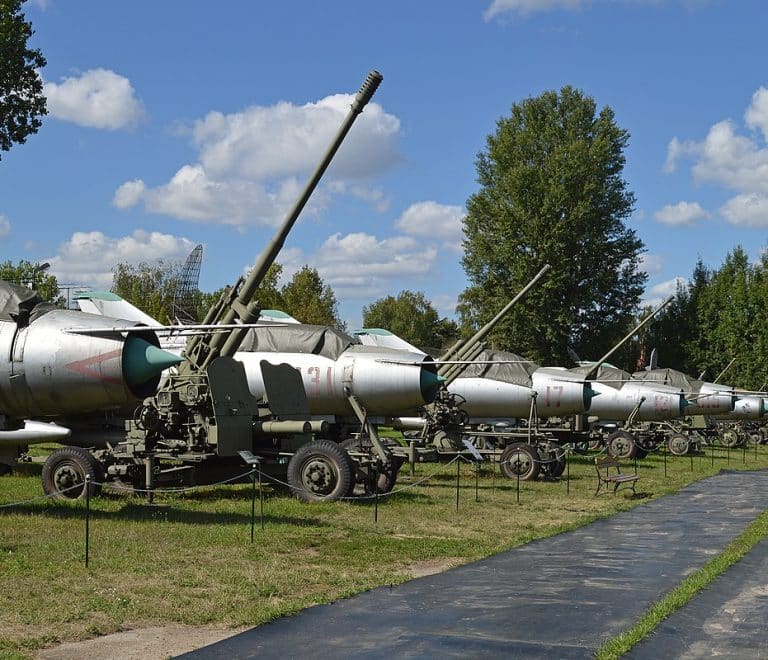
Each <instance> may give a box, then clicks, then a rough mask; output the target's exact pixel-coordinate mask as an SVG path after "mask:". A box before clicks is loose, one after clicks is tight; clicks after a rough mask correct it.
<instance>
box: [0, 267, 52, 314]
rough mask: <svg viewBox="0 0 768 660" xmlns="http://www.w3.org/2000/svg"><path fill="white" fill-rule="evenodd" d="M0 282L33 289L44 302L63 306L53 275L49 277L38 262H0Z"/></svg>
mask: <svg viewBox="0 0 768 660" xmlns="http://www.w3.org/2000/svg"><path fill="white" fill-rule="evenodd" d="M0 280H5V281H6V282H13V283H14V284H23V285H26V286H29V287H31V288H33V289H35V290H36V291H37V292H38V293H39V294H40V297H41V298H42V299H43V300H44V301H45V302H51V303H55V304H57V305H63V304H64V299H63V298H62V297H61V296H60V295H59V283H58V280H57V279H56V277H55V276H54V275H49V274H48V273H47V272H46V268H45V267H42V266H41V264H40V263H39V262H31V261H25V260H24V259H22V260H21V261H19V262H18V263H17V264H14V263H13V262H11V261H3V262H0Z"/></svg>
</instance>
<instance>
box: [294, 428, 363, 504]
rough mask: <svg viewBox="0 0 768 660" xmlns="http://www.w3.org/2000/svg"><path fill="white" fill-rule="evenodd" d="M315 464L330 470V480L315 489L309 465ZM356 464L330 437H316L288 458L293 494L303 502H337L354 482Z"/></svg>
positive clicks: (349, 489)
mask: <svg viewBox="0 0 768 660" xmlns="http://www.w3.org/2000/svg"><path fill="white" fill-rule="evenodd" d="M313 464H314V465H315V466H316V467H317V468H322V469H324V470H326V471H328V473H329V477H330V483H328V484H326V485H322V484H321V485H319V486H317V487H316V488H315V489H314V490H310V489H308V488H307V486H308V485H309V481H310V475H309V474H307V472H306V471H307V469H308V468H310V466H312V465H313ZM354 474H355V467H354V464H353V462H352V459H351V458H350V456H349V454H348V453H347V450H346V449H343V448H342V447H340V446H339V445H338V444H337V443H335V442H331V441H330V440H316V441H314V442H308V443H307V444H305V445H302V446H301V447H299V449H298V451H297V452H296V453H295V454H294V455H293V456H292V457H291V460H290V461H289V462H288V483H289V484H290V485H291V488H292V490H293V494H294V495H295V496H296V497H297V498H298V499H300V500H302V501H303V502H335V501H336V500H338V499H340V498H342V497H344V496H346V495H347V494H348V493H349V492H350V491H351V489H352V487H353V486H354V481H355V478H354Z"/></svg>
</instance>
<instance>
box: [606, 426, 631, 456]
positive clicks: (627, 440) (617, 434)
mask: <svg viewBox="0 0 768 660" xmlns="http://www.w3.org/2000/svg"><path fill="white" fill-rule="evenodd" d="M617 440H618V441H619V442H618V443H616V444H617V445H618V446H614V442H615V441H617ZM637 450H638V447H637V443H636V442H635V436H633V435H632V434H631V433H628V432H627V431H614V432H613V433H611V434H610V435H609V436H608V437H607V438H606V440H605V453H606V454H608V456H610V457H611V458H623V459H627V458H636V457H637Z"/></svg>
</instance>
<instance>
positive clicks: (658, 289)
mask: <svg viewBox="0 0 768 660" xmlns="http://www.w3.org/2000/svg"><path fill="white" fill-rule="evenodd" d="M687 284H688V280H686V279H685V278H684V277H673V278H672V279H671V280H665V281H664V282H659V284H655V285H654V286H652V287H651V288H650V289H646V291H645V296H644V297H643V300H642V302H641V304H642V305H643V306H646V305H650V306H651V307H658V306H659V305H661V303H663V302H664V301H665V300H666V299H667V298H669V296H673V295H675V293H677V287H678V286H686V285H687Z"/></svg>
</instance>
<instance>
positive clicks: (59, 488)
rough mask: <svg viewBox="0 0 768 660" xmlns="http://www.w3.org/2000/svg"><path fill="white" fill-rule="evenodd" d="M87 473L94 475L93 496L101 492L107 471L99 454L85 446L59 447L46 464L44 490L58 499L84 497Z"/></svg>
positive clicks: (44, 466)
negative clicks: (99, 460) (84, 447)
mask: <svg viewBox="0 0 768 660" xmlns="http://www.w3.org/2000/svg"><path fill="white" fill-rule="evenodd" d="M86 474H90V475H91V495H98V494H99V493H100V492H101V483H100V482H102V481H104V470H103V469H102V467H101V463H99V462H98V461H97V460H96V457H95V456H94V455H93V454H91V452H89V451H88V450H87V449H83V448H82V447H62V448H61V449H57V450H56V451H55V452H53V453H52V454H51V455H50V456H49V457H48V458H47V459H45V463H44V464H43V473H42V477H41V479H42V482H43V492H44V493H45V494H46V495H49V496H50V497H52V498H53V499H57V500H79V499H82V498H84V497H85V475H86ZM94 482H96V483H94Z"/></svg>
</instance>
